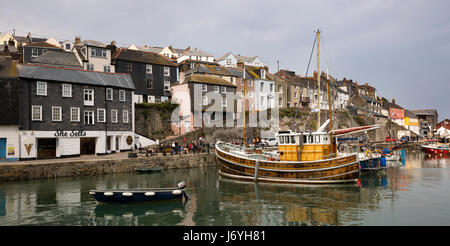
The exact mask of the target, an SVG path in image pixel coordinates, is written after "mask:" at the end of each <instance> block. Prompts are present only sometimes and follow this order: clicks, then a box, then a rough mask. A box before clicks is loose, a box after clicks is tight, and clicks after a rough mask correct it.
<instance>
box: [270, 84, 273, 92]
mask: <svg viewBox="0 0 450 246" xmlns="http://www.w3.org/2000/svg"><path fill="white" fill-rule="evenodd" d="M270 92H273V84H270Z"/></svg>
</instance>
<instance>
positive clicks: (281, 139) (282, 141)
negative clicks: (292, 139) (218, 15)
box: [279, 136, 284, 144]
mask: <svg viewBox="0 0 450 246" xmlns="http://www.w3.org/2000/svg"><path fill="white" fill-rule="evenodd" d="M279 139H280V144H284V137H283V136H280V138H279Z"/></svg>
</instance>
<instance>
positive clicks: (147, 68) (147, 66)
mask: <svg viewBox="0 0 450 246" xmlns="http://www.w3.org/2000/svg"><path fill="white" fill-rule="evenodd" d="M145 72H146V73H148V74H152V73H153V66H152V65H148V64H147V65H145Z"/></svg>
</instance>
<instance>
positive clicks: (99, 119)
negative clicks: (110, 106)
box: [97, 108, 106, 122]
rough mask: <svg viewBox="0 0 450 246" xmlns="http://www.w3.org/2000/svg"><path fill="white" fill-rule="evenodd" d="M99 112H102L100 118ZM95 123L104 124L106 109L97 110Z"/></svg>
mask: <svg viewBox="0 0 450 246" xmlns="http://www.w3.org/2000/svg"><path fill="white" fill-rule="evenodd" d="M100 112H103V117H102V118H100ZM97 122H106V109H104V108H98V109H97Z"/></svg>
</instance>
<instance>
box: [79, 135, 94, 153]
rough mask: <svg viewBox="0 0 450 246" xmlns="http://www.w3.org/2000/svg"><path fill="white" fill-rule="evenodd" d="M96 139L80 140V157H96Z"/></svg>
mask: <svg viewBox="0 0 450 246" xmlns="http://www.w3.org/2000/svg"><path fill="white" fill-rule="evenodd" d="M95 140H96V138H80V155H95Z"/></svg>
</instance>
